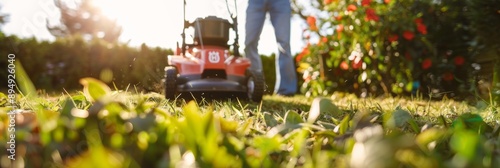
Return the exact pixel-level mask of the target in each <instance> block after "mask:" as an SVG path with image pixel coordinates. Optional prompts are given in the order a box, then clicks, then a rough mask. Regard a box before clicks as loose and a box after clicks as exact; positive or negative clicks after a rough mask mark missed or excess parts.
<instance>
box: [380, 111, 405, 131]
mask: <svg viewBox="0 0 500 168" xmlns="http://www.w3.org/2000/svg"><path fill="white" fill-rule="evenodd" d="M384 119H385V123H384V124H385V125H386V126H387V127H389V128H402V127H404V126H406V125H407V124H408V120H409V119H411V115H410V113H409V112H408V111H406V110H403V109H401V108H400V107H398V108H397V109H396V110H395V111H393V112H392V113H387V114H386V115H384Z"/></svg>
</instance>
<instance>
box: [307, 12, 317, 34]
mask: <svg viewBox="0 0 500 168" xmlns="http://www.w3.org/2000/svg"><path fill="white" fill-rule="evenodd" d="M307 24H308V25H309V28H310V29H311V30H312V31H315V30H318V27H316V17H314V16H308V17H307Z"/></svg>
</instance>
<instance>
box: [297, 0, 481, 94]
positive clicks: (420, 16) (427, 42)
mask: <svg viewBox="0 0 500 168" xmlns="http://www.w3.org/2000/svg"><path fill="white" fill-rule="evenodd" d="M293 4H294V10H295V12H297V13H298V14H299V15H300V16H302V18H304V19H306V20H307V24H308V26H307V28H305V30H304V40H306V41H307V42H308V45H307V46H306V47H305V48H304V49H303V51H302V52H301V53H299V54H298V55H297V57H296V60H297V62H298V65H299V69H298V71H299V72H300V73H302V74H303V79H304V83H303V85H302V90H301V91H302V92H303V93H305V94H306V95H311V96H314V95H326V94H329V93H331V92H333V91H348V92H353V93H357V94H358V95H360V96H362V97H365V96H377V95H381V94H393V95H394V94H395V95H402V94H412V93H413V94H415V93H418V92H421V93H424V94H430V95H443V94H440V93H450V94H449V95H448V96H456V95H458V94H460V93H466V91H467V89H468V88H469V87H468V85H467V79H468V73H467V72H471V71H470V68H469V67H471V66H470V65H471V55H472V54H471V53H472V52H473V49H474V47H475V46H474V45H473V43H471V41H473V36H471V35H470V34H471V33H470V32H469V29H468V27H469V24H468V22H467V19H465V16H464V14H463V12H462V10H463V8H464V6H465V2H461V1H453V0H441V1H432V0H383V1H382V0H375V1H373V0H345V1H336V0H324V1H313V2H311V3H309V4H303V3H300V2H298V1H294V2H293ZM457 93H458V94H457Z"/></svg>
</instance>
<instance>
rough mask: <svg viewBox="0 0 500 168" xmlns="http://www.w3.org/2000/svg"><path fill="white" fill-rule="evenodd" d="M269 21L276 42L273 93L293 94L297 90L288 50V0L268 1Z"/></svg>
mask: <svg viewBox="0 0 500 168" xmlns="http://www.w3.org/2000/svg"><path fill="white" fill-rule="evenodd" d="M270 3H271V4H270V11H269V13H270V15H271V23H272V24H273V27H274V33H275V35H276V41H277V43H278V51H279V54H278V58H276V59H277V62H276V65H277V66H276V86H275V90H274V93H275V94H280V95H293V94H295V93H296V92H297V74H296V73H295V71H296V70H295V64H294V62H293V61H294V60H293V58H292V54H291V51H290V20H291V6H290V1H289V0H272V1H270Z"/></svg>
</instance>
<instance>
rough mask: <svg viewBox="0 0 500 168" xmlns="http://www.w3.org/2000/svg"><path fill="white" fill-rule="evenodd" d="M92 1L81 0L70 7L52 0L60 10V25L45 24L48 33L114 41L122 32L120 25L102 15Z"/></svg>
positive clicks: (58, 35)
mask: <svg viewBox="0 0 500 168" xmlns="http://www.w3.org/2000/svg"><path fill="white" fill-rule="evenodd" d="M92 1H93V0H81V1H80V2H79V3H78V4H77V6H76V7H75V8H71V7H69V6H68V5H67V4H66V3H63V2H61V0H54V2H55V4H56V6H57V7H58V8H59V9H60V10H61V19H60V21H61V25H59V26H47V28H48V29H49V31H50V33H51V34H52V35H54V36H56V37H66V36H70V35H75V34H81V35H82V36H83V37H85V39H87V40H90V39H92V38H96V37H97V38H101V39H104V40H105V41H107V42H116V41H117V40H118V38H119V37H120V35H121V32H122V28H121V26H119V25H118V24H117V22H116V20H111V19H110V18H108V17H106V16H104V15H103V14H102V12H101V10H100V9H99V8H97V7H95V6H94V5H93V4H92Z"/></svg>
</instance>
